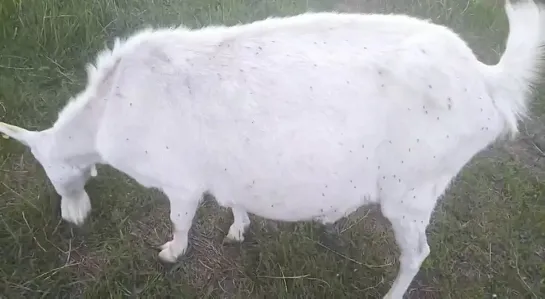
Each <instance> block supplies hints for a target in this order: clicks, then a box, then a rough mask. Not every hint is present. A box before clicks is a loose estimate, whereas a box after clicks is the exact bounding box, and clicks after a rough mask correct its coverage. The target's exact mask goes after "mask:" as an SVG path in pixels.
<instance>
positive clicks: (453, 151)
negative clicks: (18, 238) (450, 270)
mask: <svg viewBox="0 0 545 299" xmlns="http://www.w3.org/2000/svg"><path fill="white" fill-rule="evenodd" d="M506 12H507V15H508V18H509V24H510V34H509V37H508V39H507V49H506V51H505V53H504V55H503V57H502V58H501V61H500V62H499V63H498V64H497V65H494V66H488V65H484V64H482V63H481V62H479V61H478V60H477V59H476V57H475V56H474V54H473V52H472V51H471V49H470V48H469V47H468V46H467V45H466V43H465V42H464V41H463V40H462V39H460V38H459V37H458V35H456V34H455V33H453V32H452V31H451V30H449V29H447V28H445V27H443V26H439V25H434V24H431V23H429V22H427V21H423V20H419V19H416V18H412V17H409V16H403V15H360V14H337V13H307V14H302V15H298V16H293V17H286V18H269V19H266V20H262V21H257V22H254V23H251V24H246V25H240V26H233V27H221V26H218V27H208V28H204V29H199V30H189V29H186V28H176V29H160V30H151V29H149V30H145V31H142V32H139V33H137V34H135V35H133V36H131V37H130V38H128V39H126V40H124V41H119V40H117V41H116V44H115V46H114V48H113V50H106V51H104V52H102V53H101V54H100V55H99V56H98V59H97V61H96V65H95V66H92V65H90V66H89V67H88V69H87V70H88V76H89V77H88V85H87V87H86V88H85V90H84V91H83V92H82V93H80V94H79V95H77V96H76V97H75V98H74V99H73V100H72V101H70V102H69V103H68V105H67V106H66V107H65V108H64V109H63V110H62V112H61V113H60V114H59V118H58V120H57V121H56V123H55V124H54V125H53V127H51V128H49V129H47V130H44V131H40V132H35V131H27V130H25V129H22V128H18V127H15V126H12V125H7V124H1V125H0V131H1V132H3V133H5V134H6V135H8V136H11V137H13V138H15V139H17V140H19V141H21V142H22V143H24V144H26V145H27V146H29V147H30V148H31V150H32V153H33V155H34V157H35V158H36V159H37V160H38V161H39V162H40V163H41V165H42V166H43V167H44V169H45V172H46V173H47V176H48V177H49V179H50V180H51V182H52V184H53V185H54V186H55V189H56V191H57V192H58V193H59V194H60V195H61V196H62V201H61V202H62V203H61V210H62V217H63V218H64V219H66V220H67V221H70V222H73V223H75V224H81V223H82V222H83V221H84V220H85V218H86V216H87V215H88V213H89V211H90V209H91V205H90V201H89V197H88V195H87V193H86V192H85V191H84V185H85V183H86V181H87V179H88V178H89V176H90V175H91V173H92V169H93V168H94V165H95V164H97V163H102V164H109V165H111V166H113V167H114V168H116V169H118V170H120V171H122V172H124V173H126V174H128V175H130V176H131V177H133V178H134V179H135V180H136V181H138V182H139V183H140V184H142V185H144V186H146V187H150V188H158V189H160V190H162V191H163V192H164V193H165V194H166V195H167V196H168V197H169V199H170V218H171V220H172V222H173V227H174V229H173V239H172V240H171V241H169V242H167V243H166V244H164V245H163V246H162V251H161V252H160V253H159V256H160V258H161V259H162V260H164V261H168V262H174V261H175V260H176V259H177V258H178V257H179V256H180V255H181V254H183V253H184V251H185V249H186V246H187V242H188V240H187V233H188V230H189V228H190V225H191V222H192V218H193V216H194V214H195V211H196V209H197V206H198V203H199V201H200V199H201V196H202V194H203V192H205V191H210V192H211V193H213V194H214V195H215V197H216V198H217V201H218V202H219V204H220V205H222V206H225V207H230V208H231V209H232V212H233V214H234V222H233V224H232V225H231V227H230V229H229V233H228V235H227V238H228V239H232V240H237V241H242V240H243V234H244V232H245V230H246V229H247V227H248V226H249V222H250V220H249V218H248V214H247V212H250V213H253V214H256V215H259V216H261V217H265V218H269V219H274V220H280V221H310V220H318V221H321V222H323V223H332V222H335V221H337V220H338V219H340V218H342V217H343V216H345V215H347V214H349V213H351V212H353V211H355V210H356V209H357V208H358V207H360V206H362V205H365V204H368V203H379V204H380V206H381V210H382V213H383V214H384V215H385V217H387V218H388V219H389V221H390V222H391V224H392V227H393V230H394V232H395V237H396V241H397V244H398V245H399V247H400V250H401V256H400V269H399V273H398V276H397V278H396V279H395V281H394V283H393V285H392V288H391V289H390V291H389V292H388V294H387V295H386V296H385V298H401V297H402V295H403V294H404V292H405V291H406V289H407V287H408V286H409V284H410V283H411V281H412V279H413V278H414V276H415V275H416V273H417V272H418V271H419V269H420V266H421V264H422V262H423V261H424V259H425V258H426V257H427V256H428V254H429V252H430V249H429V246H428V243H427V239H426V232H425V230H426V227H427V225H428V222H429V219H430V215H431V213H432V211H433V209H434V207H435V204H436V202H437V200H438V198H439V197H440V196H441V195H442V194H443V193H444V191H445V189H446V188H447V185H449V182H450V181H451V180H452V178H453V177H454V176H455V175H456V174H457V173H458V172H459V171H460V170H461V169H462V167H463V166H464V165H465V164H466V163H467V162H468V161H469V160H470V159H471V158H472V157H473V156H474V155H475V154H476V153H478V152H479V151H481V150H482V149H483V148H485V147H486V146H487V145H489V144H490V143H492V142H494V141H495V140H496V139H497V138H498V137H500V136H503V135H505V133H512V134H515V133H516V132H517V122H518V120H519V119H520V118H521V117H523V116H525V113H526V107H527V104H526V102H527V99H528V98H529V96H530V93H529V92H530V91H531V86H532V85H533V84H534V83H535V81H537V79H538V70H539V62H540V58H541V57H540V55H542V54H543V52H542V51H541V50H540V46H542V45H543V44H544V43H545V29H544V28H545V12H544V10H543V9H542V8H541V7H539V6H538V5H537V4H536V3H535V2H534V1H532V0H523V1H521V2H519V3H517V4H511V3H509V1H507V4H506Z"/></svg>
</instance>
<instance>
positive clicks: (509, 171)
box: [0, 0, 545, 298]
mask: <svg viewBox="0 0 545 299" xmlns="http://www.w3.org/2000/svg"><path fill="white" fill-rule="evenodd" d="M61 2H62V5H61V4H60V3H61ZM502 2H503V1H499V0H498V1H496V0H480V1H476V0H442V1H431V0H396V2H394V1H393V0H388V1H386V0H345V1H334V0H275V1H271V0H252V1H251V0H130V1H129V0H95V1H94V2H93V1H84V0H68V1H58V0H24V1H23V0H3V1H2V2H1V3H0V120H2V121H6V122H10V123H15V124H17V125H21V126H25V127H28V128H33V129H44V128H45V127H47V126H48V125H50V124H51V123H52V122H53V121H54V119H55V118H56V115H57V111H58V110H59V109H60V108H61V107H62V105H63V104H64V103H65V102H66V100H67V99H68V97H69V96H70V95H72V94H74V93H75V92H77V91H79V90H80V89H81V88H82V86H83V84H84V80H85V74H84V64H85V63H86V62H88V61H90V59H91V58H93V56H94V55H95V53H96V51H97V50H98V49H100V48H102V47H103V46H104V45H105V43H111V41H112V38H113V37H114V36H117V35H124V34H127V33H129V32H131V31H132V30H134V29H136V28H141V27H143V26H144V25H145V24H154V25H176V24H179V23H184V24H186V25H188V26H191V27H199V26H203V25H207V24H212V23H215V24H218V23H223V24H235V23H237V22H245V21H250V20H255V19H260V18H262V17H265V16H269V15H288V14H294V13H297V12H302V11H305V10H313V11H319V10H331V9H335V10H339V11H365V12H403V13H407V14H411V15H416V16H422V17H425V18H428V19H431V20H433V21H434V22H437V23H441V24H446V25H448V26H450V27H452V28H453V29H455V30H456V31H457V32H458V33H460V34H461V36H462V37H463V38H464V39H466V40H467V41H468V42H469V44H470V45H471V47H472V48H473V49H474V50H475V52H476V53H477V54H478V56H479V58H480V59H482V60H483V61H485V62H487V63H495V62H496V61H497V59H498V56H499V54H500V53H501V52H502V49H503V47H504V43H505V42H504V39H505V34H506V29H507V23H506V18H505V15H504V14H503V8H502V5H501V3H502ZM543 90H545V89H543ZM544 94H545V93H544V92H542V93H541V95H539V94H538V98H537V99H536V101H535V105H534V107H533V108H532V118H531V119H529V120H528V121H526V122H525V125H523V126H521V128H522V135H521V136H519V137H518V138H517V139H516V140H515V141H510V142H502V143H500V144H498V145H496V146H494V147H491V148H490V149H487V150H486V151H484V152H482V153H481V154H480V155H478V156H477V157H475V159H473V160H472V161H471V163H470V165H468V166H467V167H466V168H464V170H463V171H462V173H461V174H460V176H459V177H458V178H457V180H456V182H455V184H454V185H453V186H452V188H451V189H450V190H449V191H448V192H447V194H446V196H445V197H444V198H443V200H441V202H440V204H439V205H438V207H437V209H436V211H435V213H434V216H433V221H432V224H431V225H430V227H429V229H428V235H429V243H430V247H431V255H430V256H429V258H428V259H427V260H426V262H425V263H424V265H423V267H422V269H421V271H420V273H419V274H418V276H417V277H416V279H415V280H414V282H413V284H412V285H411V287H410V290H409V292H408V296H409V297H410V298H544V297H545V266H544V265H545V183H544V180H543V178H544V174H545V162H544V160H543V159H542V158H543V157H545V154H544V151H545V139H544V138H545V137H543V136H545V135H544V132H545V121H544V119H545V117H544V114H545V113H544V112H545V109H544V108H545V98H544V97H545V96H544ZM0 182H1V184H0V203H1V204H0V298H107V297H109V298H121V297H130V298H170V297H175V298H381V297H382V295H384V294H385V292H386V291H387V290H388V289H389V287H390V284H391V282H392V280H393V279H394V277H395V273H396V272H397V253H398V251H397V247H396V246H395V243H394V239H393V235H392V232H391V230H390V227H389V225H388V223H387V221H385V220H384V218H382V216H380V213H378V212H377V211H376V208H374V207H371V208H365V209H362V211H358V213H356V214H355V215H353V216H352V217H351V218H349V219H347V220H345V221H341V222H339V224H338V227H339V231H340V234H339V235H333V234H328V233H326V230H325V229H324V228H323V227H322V226H320V225H318V224H313V223H277V222H273V221H265V220H263V219H259V218H257V217H252V220H253V222H252V225H251V228H250V232H249V233H248V237H247V240H246V241H245V242H244V243H243V244H240V245H223V244H222V242H221V241H222V239H223V236H224V235H225V234H226V231H227V230H228V228H229V225H230V223H231V218H232V216H231V214H230V212H229V211H227V210H224V209H221V208H218V207H217V206H216V205H215V204H214V202H213V201H210V200H207V201H205V202H204V203H203V206H202V208H201V209H200V210H199V213H198V215H197V217H196V219H195V225H194V228H193V229H192V231H191V234H190V235H191V237H190V249H189V252H188V255H187V256H186V257H184V258H183V259H182V260H180V262H179V263H177V264H176V265H174V266H168V265H164V264H162V263H160V262H159V261H158V260H157V254H158V250H157V249H156V247H157V246H158V245H160V244H162V243H163V242H165V241H166V240H167V239H168V236H169V233H170V223H169V220H168V202H167V201H166V199H165V197H164V196H163V195H161V194H160V193H158V192H155V191H150V190H146V189H144V188H142V187H140V186H138V185H137V184H136V183H135V182H134V181H133V180H131V179H130V178H128V177H126V176H124V175H122V174H120V173H118V172H116V171H114V170H112V169H111V168H108V167H100V168H99V176H98V177H97V178H95V179H92V180H91V181H90V182H89V184H88V186H87V190H88V192H89V193H90V195H91V198H92V203H93V212H92V214H91V216H90V218H89V219H88V221H87V222H86V224H85V225H84V226H83V227H81V228H76V227H74V226H72V225H69V224H67V223H66V222H64V221H61V219H60V215H59V214H60V211H59V199H58V196H57V195H56V194H55V192H54V190H53V188H52V186H51V185H50V184H49V182H48V181H47V180H46V177H45V175H44V172H43V170H42V169H41V167H40V166H39V165H38V164H37V163H36V161H35V160H34V159H33V157H32V156H31V154H30V153H29V152H28V150H26V149H25V148H24V147H23V146H21V145H19V144H17V143H15V142H14V141H12V140H3V139H2V140H0Z"/></svg>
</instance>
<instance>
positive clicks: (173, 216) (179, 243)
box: [159, 191, 202, 263]
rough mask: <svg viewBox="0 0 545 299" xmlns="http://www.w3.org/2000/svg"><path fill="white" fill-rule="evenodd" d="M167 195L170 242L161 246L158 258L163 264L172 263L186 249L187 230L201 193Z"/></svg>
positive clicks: (173, 193)
mask: <svg viewBox="0 0 545 299" xmlns="http://www.w3.org/2000/svg"><path fill="white" fill-rule="evenodd" d="M167 195H168V197H169V200H170V220H171V221H172V240H170V241H168V242H166V243H165V244H163V245H162V246H161V252H160V253H159V258H160V259H161V260H162V261H164V262H167V263H174V262H176V260H177V259H178V257H179V256H181V255H182V254H184V253H185V251H186V249H187V245H188V233H189V229H190V228H191V224H192V222H193V217H194V216H195V212H196V211H197V208H198V206H199V201H200V196H202V193H201V194H198V193H196V192H179V191H178V192H170V193H167Z"/></svg>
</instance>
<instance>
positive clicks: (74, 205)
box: [61, 193, 91, 226]
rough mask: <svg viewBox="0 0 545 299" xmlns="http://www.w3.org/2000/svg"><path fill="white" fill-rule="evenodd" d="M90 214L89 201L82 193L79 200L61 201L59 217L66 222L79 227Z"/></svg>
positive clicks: (85, 194)
mask: <svg viewBox="0 0 545 299" xmlns="http://www.w3.org/2000/svg"><path fill="white" fill-rule="evenodd" d="M90 212H91V201H90V200H89V196H88V195H87V193H83V195H82V196H81V197H79V198H68V197H63V198H62V199H61V217H62V218H63V219H64V220H66V221H68V222H71V223H73V224H75V225H78V226H81V225H82V224H83V223H84V222H85V219H86V218H87V216H88V215H89V213H90Z"/></svg>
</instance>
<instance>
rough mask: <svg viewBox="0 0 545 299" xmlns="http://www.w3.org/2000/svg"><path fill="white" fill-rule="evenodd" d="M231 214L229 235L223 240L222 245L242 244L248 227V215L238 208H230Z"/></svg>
mask: <svg viewBox="0 0 545 299" xmlns="http://www.w3.org/2000/svg"><path fill="white" fill-rule="evenodd" d="M231 211H232V212H233V224H231V227H229V233H228V234H227V236H225V238H224V239H223V242H224V243H233V242H242V241H244V234H245V233H246V231H247V230H248V227H249V226H250V217H248V213H247V212H246V211H245V210H244V209H242V208H240V207H233V208H231Z"/></svg>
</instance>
